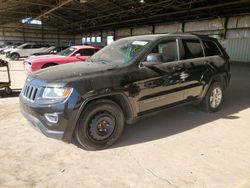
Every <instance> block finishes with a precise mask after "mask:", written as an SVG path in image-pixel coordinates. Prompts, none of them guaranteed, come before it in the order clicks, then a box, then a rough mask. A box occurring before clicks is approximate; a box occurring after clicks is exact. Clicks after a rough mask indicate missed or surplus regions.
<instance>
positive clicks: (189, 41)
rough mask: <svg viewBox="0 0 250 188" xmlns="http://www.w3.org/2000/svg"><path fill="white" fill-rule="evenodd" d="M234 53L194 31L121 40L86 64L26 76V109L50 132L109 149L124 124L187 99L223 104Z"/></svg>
mask: <svg viewBox="0 0 250 188" xmlns="http://www.w3.org/2000/svg"><path fill="white" fill-rule="evenodd" d="M229 61H230V60H229V56H228V55H227V54H226V52H225V51H224V49H223V48H222V47H221V45H220V44H219V43H218V41H217V40H216V39H214V38H211V37H208V36H200V35H191V34H163V35H144V36H135V37H128V38H124V39H120V40H118V41H116V42H113V43H111V44H110V45H108V46H107V47H105V48H103V49H102V50H100V51H99V52H97V53H96V54H95V55H93V56H92V57H91V58H89V59H88V60H87V62H80V63H79V62H78V63H71V64H65V65H60V66H56V67H52V68H47V69H43V70H41V71H38V72H36V73H34V74H32V75H30V76H28V78H27V79H26V83H25V86H24V87H23V89H22V92H21V94H20V105H21V111H22V112H23V114H24V116H25V117H26V118H27V119H28V120H29V122H31V124H32V125H33V126H34V127H36V128H37V129H38V130H40V131H41V132H42V133H43V134H45V135H46V136H48V137H52V138H56V139H61V140H63V141H67V142H69V141H71V139H72V137H73V136H75V138H76V139H77V141H78V142H79V143H80V145H81V146H83V147H84V148H85V149H87V150H97V149H104V148H106V147H108V146H110V145H111V144H113V143H114V142H115V141H117V139H118V138H119V137H120V135H121V133H122V131H123V128H124V125H125V122H126V123H128V124H130V123H133V122H135V120H137V119H138V118H141V117H143V116H145V115H148V114H152V113H154V112H158V111H160V110H163V109H167V108H169V107H173V106H178V105H180V104H184V103H192V104H200V106H202V107H203V109H204V110H206V111H207V112H216V111H218V110H219V109H220V108H221V105H222V101H223V97H224V91H225V89H226V88H227V86H228V84H229V80H230V63H229Z"/></svg>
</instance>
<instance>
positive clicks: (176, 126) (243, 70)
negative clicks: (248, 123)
mask: <svg viewBox="0 0 250 188" xmlns="http://www.w3.org/2000/svg"><path fill="white" fill-rule="evenodd" d="M249 107H250V65H246V64H235V65H232V79H231V83H230V87H229V88H228V90H227V91H226V96H225V100H224V104H223V108H222V110H221V111H219V112H217V113H213V114H208V113H205V112H203V111H200V110H199V109H198V108H195V107H193V106H190V105H189V106H182V107H177V108H172V109H169V110H166V111H164V112H161V113H159V114H156V115H153V116H150V117H146V118H145V119H142V120H140V121H138V122H137V123H135V124H133V125H128V126H126V128H125V131H124V134H123V136H122V138H121V139H120V140H119V142H118V143H117V144H115V145H114V146H113V148H114V147H123V146H127V145H133V144H139V143H143V142H149V141H152V140H157V139H161V138H165V137H168V136H171V135H174V134H178V133H181V132H184V131H187V130H190V129H193V128H195V127H198V126H202V125H203V124H206V123H209V122H213V121H216V120H218V119H228V120H232V121H234V120H235V119H238V118H239V117H238V116H237V113H238V112H240V111H242V110H244V109H247V108H249Z"/></svg>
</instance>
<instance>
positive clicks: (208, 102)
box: [201, 82, 224, 113]
mask: <svg viewBox="0 0 250 188" xmlns="http://www.w3.org/2000/svg"><path fill="white" fill-rule="evenodd" d="M223 100H224V87H223V83H221V82H214V83H212V85H211V86H210V88H209V89H208V91H207V93H206V96H205V98H204V99H203V101H202V103H201V108H202V109H203V110H204V111H206V112H208V113H213V112H217V111H219V110H220V109H221V106H222V103H223Z"/></svg>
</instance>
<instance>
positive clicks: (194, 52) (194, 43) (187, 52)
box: [182, 39, 203, 59]
mask: <svg viewBox="0 0 250 188" xmlns="http://www.w3.org/2000/svg"><path fill="white" fill-rule="evenodd" d="M182 44H183V48H184V54H183V57H182V59H193V58H198V57H203V51H202V47H201V43H200V41H199V40H196V39H182Z"/></svg>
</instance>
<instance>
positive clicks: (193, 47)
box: [180, 38, 206, 100]
mask: <svg viewBox="0 0 250 188" xmlns="http://www.w3.org/2000/svg"><path fill="white" fill-rule="evenodd" d="M180 52H181V54H180V56H181V60H182V62H183V65H184V71H183V72H182V74H181V78H182V79H183V82H184V87H185V89H184V99H185V100H193V99H195V98H196V97H198V96H199V95H200V94H201V92H202V90H203V87H204V83H202V76H203V75H204V74H205V72H206V66H205V61H206V60H205V58H204V50H203V47H202V44H201V41H200V40H199V39H198V38H182V40H181V50H180Z"/></svg>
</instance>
